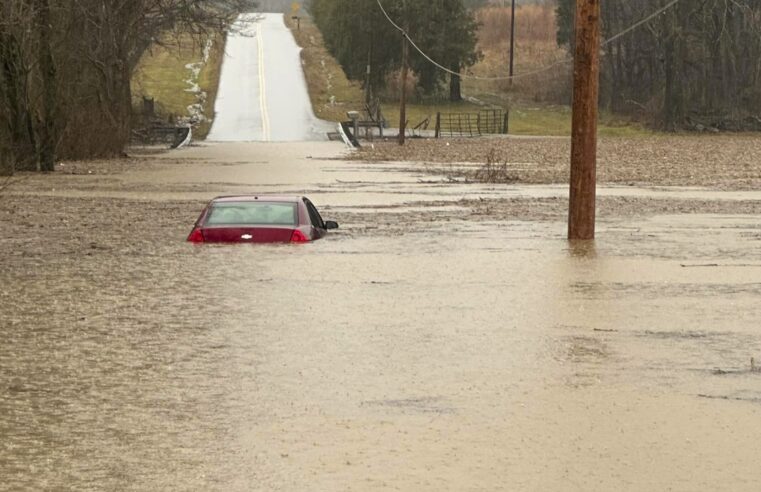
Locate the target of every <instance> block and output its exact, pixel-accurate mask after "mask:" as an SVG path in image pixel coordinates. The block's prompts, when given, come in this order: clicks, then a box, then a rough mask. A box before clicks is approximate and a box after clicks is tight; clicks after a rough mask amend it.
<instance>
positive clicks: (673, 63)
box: [557, 0, 761, 130]
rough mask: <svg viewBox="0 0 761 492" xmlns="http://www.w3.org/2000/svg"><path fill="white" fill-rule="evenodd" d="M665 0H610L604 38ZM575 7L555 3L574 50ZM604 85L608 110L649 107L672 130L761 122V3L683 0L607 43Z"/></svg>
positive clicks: (561, 31)
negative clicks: (706, 125)
mask: <svg viewBox="0 0 761 492" xmlns="http://www.w3.org/2000/svg"><path fill="white" fill-rule="evenodd" d="M666 4H667V2H666V1H665V0H640V1H637V2H632V1H630V0H605V1H604V2H603V4H602V12H601V15H602V24H603V32H604V37H605V38H609V37H611V36H613V35H615V34H616V33H619V32H621V31H623V30H624V29H626V28H628V27H629V26H632V25H634V24H635V23H636V22H638V21H639V20H641V19H642V18H643V17H644V16H645V15H646V14H648V13H652V12H655V11H656V10H657V9H659V8H661V7H664V6H665V5H666ZM574 5H575V0H560V1H559V3H558V7H557V13H558V42H559V44H561V45H567V46H569V47H571V48H572V46H571V45H572V43H573V39H572V38H573V24H574V19H573V17H574ZM600 90H601V104H602V105H603V106H604V107H607V108H608V109H610V110H612V111H614V112H619V113H638V112H643V113H644V114H646V115H649V116H650V117H651V118H653V119H654V122H655V123H656V124H657V126H659V127H661V128H663V129H666V130H674V129H678V128H694V127H695V126H698V123H697V122H706V123H707V124H709V125H716V126H722V125H723V126H726V127H727V128H726V129H730V130H731V129H742V128H743V124H742V121H743V120H745V121H748V118H750V121H751V122H753V121H755V122H756V123H761V120H758V115H759V113H761V2H758V0H732V1H731V2H728V1H725V0H701V1H699V2H695V1H687V0H683V1H681V2H679V3H677V4H676V5H675V6H674V7H673V8H671V9H669V10H667V11H666V12H665V13H663V14H662V15H660V16H658V17H656V18H655V19H653V20H651V21H650V22H648V23H647V24H646V25H644V26H642V27H641V28H639V29H637V30H635V31H633V32H631V33H629V34H627V35H626V36H623V37H621V38H619V39H617V40H615V41H614V42H612V43H610V44H608V45H607V46H605V48H604V57H603V58H602V66H601V81H600ZM753 126H757V125H755V124H754V125H751V127H753ZM758 129H761V128H758Z"/></svg>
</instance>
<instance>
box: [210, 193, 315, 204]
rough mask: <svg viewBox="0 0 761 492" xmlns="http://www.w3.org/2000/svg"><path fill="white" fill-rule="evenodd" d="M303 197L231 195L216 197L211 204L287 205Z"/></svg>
mask: <svg viewBox="0 0 761 492" xmlns="http://www.w3.org/2000/svg"><path fill="white" fill-rule="evenodd" d="M303 199H304V197H301V196H294V195H269V194H266V193H265V194H260V195H232V196H218V197H216V198H214V199H213V200H212V203H219V202H222V203H224V202H257V201H262V202H287V203H296V202H300V201H301V200H303Z"/></svg>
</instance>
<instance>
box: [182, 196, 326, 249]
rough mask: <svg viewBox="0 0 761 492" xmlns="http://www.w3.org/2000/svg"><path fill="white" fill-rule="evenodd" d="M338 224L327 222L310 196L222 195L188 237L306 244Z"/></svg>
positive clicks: (205, 240) (192, 239) (210, 240)
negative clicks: (310, 199)
mask: <svg viewBox="0 0 761 492" xmlns="http://www.w3.org/2000/svg"><path fill="white" fill-rule="evenodd" d="M331 229H338V223H336V222H333V221H331V220H328V221H323V220H322V217H321V216H320V213H319V212H318V211H317V207H315V206H314V204H313V203H312V202H311V201H309V199H308V198H306V197H294V196H281V195H242V196H222V197H217V198H215V199H213V200H212V201H211V202H209V204H208V205H207V206H206V208H205V209H204V210H203V212H201V216H200V217H198V220H197V221H196V224H195V226H194V227H193V230H192V231H191V232H190V235H189V236H188V241H189V242H191V243H305V242H309V241H314V240H316V239H320V238H322V237H324V236H325V234H327V232H328V231H329V230H331Z"/></svg>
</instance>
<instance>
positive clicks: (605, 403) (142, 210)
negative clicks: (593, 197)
mask: <svg viewBox="0 0 761 492" xmlns="http://www.w3.org/2000/svg"><path fill="white" fill-rule="evenodd" d="M339 153H340V148H339V147H337V146H335V145H334V144H328V143H326V144H310V145H301V144H297V145H289V146H285V145H278V144H270V145H266V144H247V145H237V146H236V145H217V146H209V147H202V148H195V149H188V150H185V151H182V152H179V153H175V154H168V155H164V156H159V157H157V158H150V159H146V160H141V161H138V162H136V163H133V164H128V165H123V166H122V167H120V168H118V169H119V171H118V172H114V173H112V174H106V173H105V169H106V168H104V167H100V168H97V167H95V168H94V169H87V165H84V164H79V165H77V166H80V167H79V168H78V170H76V171H75V172H73V173H72V174H64V171H61V172H58V173H56V174H55V175H53V176H47V177H30V178H27V179H24V180H23V181H20V182H19V183H17V184H16V185H14V186H13V187H12V188H11V189H10V191H8V192H6V193H5V195H3V196H2V197H0V232H1V234H0V308H1V309H0V336H2V341H1V342H0V489H2V490H219V491H249V490H263V491H270V490H283V491H323V490H324V491H339V490H358V491H361V490H406V491H407V490H408V491H419V490H429V491H441V490H453V491H466V490H474V491H475V490H584V491H588V490H601V491H609V490H631V491H641V490H676V491H695V490H711V491H715V490H731V491H746V490H747V491H757V490H760V489H761V467H759V457H761V425H759V423H760V422H761V372H757V371H754V370H753V369H752V367H751V358H752V357H754V358H755V361H756V362H755V363H756V364H758V365H761V302H760V301H761V215H758V214H757V213H755V210H756V207H757V206H758V203H757V201H759V199H760V197H757V196H755V195H753V193H751V192H748V193H749V194H747V195H743V196H742V197H740V198H738V197H737V196H733V195H731V194H729V195H726V196H725V197H722V196H721V194H720V193H718V192H715V191H711V192H706V195H705V196H702V195H701V192H700V190H690V193H689V196H687V197H680V195H679V191H675V192H674V195H675V196H670V195H668V193H667V191H668V190H656V191H657V193H656V191H652V190H651V191H652V193H653V194H654V195H657V196H652V197H649V195H648V193H650V191H648V190H642V191H641V192H640V193H634V195H636V196H635V198H638V199H640V200H641V201H642V203H643V208H642V210H644V211H645V212H643V213H639V214H630V213H627V214H623V213H622V214H618V215H617V214H616V213H614V212H613V209H611V210H612V211H611V213H610V214H608V215H606V216H604V217H602V218H601V221H600V224H599V228H598V240H597V241H596V242H595V243H593V244H592V243H582V244H576V245H569V243H568V242H567V241H565V239H564V234H565V224H564V223H563V221H562V217H558V216H557V215H556V214H555V213H554V212H552V213H547V214H539V215H538V216H536V217H533V218H532V216H531V213H530V212H525V213H523V215H521V214H520V210H522V207H523V208H525V209H526V210H531V209H532V205H531V204H532V200H534V199H535V198H532V197H533V196H534V195H539V196H540V197H541V198H543V199H546V198H547V197H548V196H549V195H552V194H553V193H555V192H553V193H549V192H548V191H547V190H546V189H533V188H531V187H525V188H523V187H521V186H520V185H503V186H501V187H499V186H488V187H487V186H483V185H465V184H458V183H443V182H442V183H434V184H431V183H430V182H429V180H430V179H431V176H430V175H426V177H421V176H418V175H415V174H413V173H410V172H409V171H403V170H400V169H396V168H395V167H394V166H393V165H384V164H358V163H352V162H346V161H342V160H333V159H328V158H332V157H335V156H336V154H339ZM72 166H74V165H72ZM255 190H263V191H283V192H294V193H295V192H304V193H307V194H308V195H309V196H310V197H311V198H312V199H313V201H314V202H315V203H316V204H317V205H318V207H320V208H321V209H322V210H323V212H324V213H323V215H324V216H325V218H330V219H333V218H335V219H337V220H339V221H340V222H341V226H342V227H341V229H340V230H339V231H338V232H337V233H335V234H331V235H330V236H329V237H328V238H327V239H325V240H322V241H319V242H315V243H312V244H308V245H300V246H290V245H285V246H263V247H251V246H250V245H246V246H208V245H206V246H193V245H190V244H187V243H185V242H184V239H185V236H186V235H187V233H188V232H189V229H190V227H191V226H192V223H193V221H194V220H195V218H196V215H197V214H198V212H199V211H200V209H201V207H202V206H203V203H204V201H205V200H207V199H209V198H211V197H213V196H215V195H217V194H222V193H240V192H250V191H255ZM606 190H607V191H605V192H604V194H607V195H616V194H617V193H616V191H615V189H608V188H606ZM627 193H630V194H631V191H627ZM664 193H665V195H664ZM516 195H518V196H523V197H524V198H525V201H523V202H520V204H518V205H515V203H517V202H515V200H516ZM695 195H697V196H695ZM629 198H631V196H630V197H629ZM481 199H484V200H491V201H490V202H489V203H493V204H495V205H494V206H495V207H497V206H498V204H499V203H500V200H502V201H503V202H504V203H513V204H514V205H510V206H506V208H504V209H499V210H503V211H511V213H513V214H514V215H512V216H511V215H506V216H502V217H500V216H498V215H495V214H493V213H487V212H485V211H483V210H481V211H480V212H478V210H476V211H475V212H474V208H473V207H474V206H473V205H472V204H471V201H476V202H478V201H479V200H481ZM651 199H652V200H660V201H664V200H665V201H666V202H668V206H666V205H663V206H662V208H661V209H659V210H661V211H662V212H663V211H668V210H674V209H678V208H679V207H678V206H676V205H678V203H677V202H680V200H687V199H689V200H698V199H705V202H706V203H707V202H711V203H713V204H714V206H713V208H711V210H714V212H713V213H701V211H700V207H698V209H697V210H695V211H694V213H690V214H683V213H682V214H673V213H671V214H669V213H660V212H659V213H655V212H647V210H649V209H648V208H647V206H645V205H644V203H645V202H647V201H649V200H651ZM738 200H741V201H742V203H744V204H745V208H743V210H745V211H746V213H732V211H733V210H734V209H733V207H737V206H738V203H739V202H738ZM719 202H720V203H721V204H723V205H721V206H718V205H715V204H716V203H719ZM672 205H673V206H672ZM717 210H718V211H717Z"/></svg>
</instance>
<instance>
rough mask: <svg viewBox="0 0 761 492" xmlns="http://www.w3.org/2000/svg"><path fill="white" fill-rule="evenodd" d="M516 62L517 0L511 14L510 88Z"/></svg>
mask: <svg viewBox="0 0 761 492" xmlns="http://www.w3.org/2000/svg"><path fill="white" fill-rule="evenodd" d="M514 60H515V0H513V6H512V8H511V13H510V86H512V85H513V61H514Z"/></svg>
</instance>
